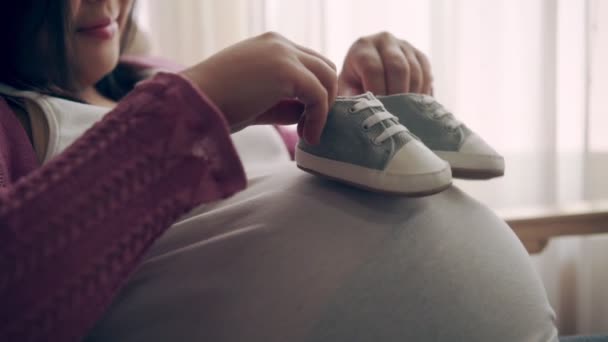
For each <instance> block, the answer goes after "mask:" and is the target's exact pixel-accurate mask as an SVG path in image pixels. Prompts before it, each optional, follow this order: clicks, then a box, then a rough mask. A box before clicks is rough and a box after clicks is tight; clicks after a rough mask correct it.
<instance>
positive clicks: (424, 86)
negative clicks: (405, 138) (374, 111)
mask: <svg viewBox="0 0 608 342" xmlns="http://www.w3.org/2000/svg"><path fill="white" fill-rule="evenodd" d="M338 85H339V86H338V93H339V94H340V95H354V94H360V93H364V92H366V91H371V92H372V93H374V94H377V95H390V94H398V93H409V92H411V93H424V94H430V93H431V89H432V86H433V76H432V74H431V65H430V63H429V60H428V58H427V57H426V56H425V55H424V54H423V53H422V52H420V51H419V50H418V49H416V48H415V47H413V46H412V45H411V44H410V43H408V42H406V41H405V40H400V39H397V38H396V37H395V36H393V35H392V34H390V33H388V32H382V33H378V34H375V35H372V36H367V37H363V38H360V39H359V40H357V41H356V42H355V43H354V44H353V45H352V46H351V48H350V50H349V51H348V54H347V56H346V59H345V60H344V66H343V68H342V72H341V73H340V78H339V81H338Z"/></svg>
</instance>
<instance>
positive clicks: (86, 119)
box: [0, 83, 111, 163]
mask: <svg viewBox="0 0 608 342" xmlns="http://www.w3.org/2000/svg"><path fill="white" fill-rule="evenodd" d="M0 94H4V95H7V96H12V97H16V98H22V99H24V100H26V101H27V103H26V105H27V106H28V107H30V106H32V105H34V106H36V107H37V108H38V109H39V110H40V112H41V113H42V114H43V116H44V118H45V119H46V123H47V125H48V129H49V132H48V133H49V135H48V143H47V144H46V153H45V155H44V158H43V160H42V162H43V163H44V162H47V161H49V160H50V159H52V158H53V157H55V156H56V155H58V154H59V153H61V152H62V151H63V150H64V149H65V148H66V147H68V146H69V145H70V144H72V143H73V142H74V140H76V139H77V138H78V137H79V136H81V135H82V134H83V133H84V132H85V131H86V130H87V129H89V128H90V127H91V126H93V124H95V123H96V122H98V121H99V120H101V118H102V117H103V116H104V115H105V114H106V113H107V112H108V111H110V110H111V109H110V108H107V107H100V106H94V105H90V104H85V103H80V102H76V101H70V100H65V99H62V98H58V97H52V96H48V95H43V94H40V93H36V92H33V91H23V90H17V89H15V88H12V87H10V86H8V85H6V84H1V83H0Z"/></svg>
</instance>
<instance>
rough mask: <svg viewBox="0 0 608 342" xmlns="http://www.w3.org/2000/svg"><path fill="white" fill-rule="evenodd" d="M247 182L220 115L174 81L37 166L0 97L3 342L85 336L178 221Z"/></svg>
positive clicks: (150, 86)
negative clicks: (150, 250)
mask: <svg viewBox="0 0 608 342" xmlns="http://www.w3.org/2000/svg"><path fill="white" fill-rule="evenodd" d="M281 133H283V136H284V137H285V138H287V139H288V141H289V142H290V145H291V146H290V147H291V148H293V143H294V141H295V140H294V137H293V135H290V134H289V133H287V134H286V133H285V131H282V132H281ZM245 186H246V179H245V174H244V171H243V167H242V165H241V162H240V160H239V158H238V156H237V154H236V151H235V149H234V147H233V144H232V141H231V139H230V135H229V130H228V127H227V124H226V122H225V120H224V118H223V116H222V114H221V113H220V112H219V111H218V109H217V108H216V107H215V106H214V105H213V103H212V102H211V101H210V100H209V99H208V98H206V96H205V95H204V94H202V93H201V92H200V91H199V90H198V89H197V88H196V87H195V86H193V85H192V84H191V83H190V82H189V81H188V80H186V79H185V78H183V77H181V76H178V75H176V74H170V73H161V74H158V75H156V76H155V77H153V78H152V79H150V80H147V81H144V82H142V83H140V84H139V85H138V86H137V87H136V88H135V89H134V90H133V91H132V92H131V93H130V94H129V95H127V96H126V97H125V98H124V99H123V100H122V101H120V103H119V105H118V106H117V107H116V108H115V109H114V110H112V111H111V112H110V113H109V114H107V115H106V116H105V117H104V118H103V120H102V121H101V122H99V123H97V124H96V125H95V126H94V127H92V128H91V129H89V130H88V131H87V132H86V133H85V134H84V135H83V136H82V137H80V138H79V139H78V140H77V141H76V142H75V143H74V144H73V145H72V146H70V147H69V148H68V149H67V150H66V151H64V152H63V153H62V154H61V155H59V156H57V157H56V158H54V159H53V160H51V161H50V162H48V163H46V164H45V165H43V166H40V165H39V163H38V162H37V160H36V155H35V152H34V150H33V148H32V145H31V143H30V141H29V139H28V137H27V135H26V133H25V131H24V129H23V128H22V127H21V125H20V123H19V122H18V120H17V118H16V116H15V115H14V113H13V112H12V111H11V110H10V108H9V107H8V105H7V103H6V102H5V101H4V100H3V99H2V98H0V341H5V342H8V341H43V340H44V341H47V340H53V341H72V340H79V339H81V338H82V337H83V336H85V335H86V333H87V331H88V330H89V329H90V328H91V327H92V325H93V324H94V323H95V321H96V320H97V319H99V318H100V317H101V315H102V314H103V312H104V310H105V309H106V308H107V307H108V305H109V304H110V302H111V300H112V299H113V297H114V296H115V295H116V293H117V291H118V290H119V289H120V287H121V285H123V284H124V283H125V281H126V279H127V277H128V276H129V274H130V273H131V272H132V271H133V270H134V268H135V267H136V266H137V264H138V261H139V260H140V258H141V256H142V254H143V253H144V252H145V251H146V250H147V248H148V247H149V246H150V245H151V244H152V243H153V241H154V240H155V239H156V238H157V237H158V236H159V235H161V234H162V233H163V232H164V231H165V230H166V229H167V228H168V227H169V226H170V225H171V224H172V223H173V222H174V221H175V220H176V219H177V218H178V217H179V216H180V215H182V214H184V213H186V212H187V211H189V210H190V209H191V208H193V207H195V206H197V205H199V204H201V203H204V202H208V201H213V200H217V199H221V198H225V197H227V196H230V195H232V194H234V193H235V192H237V191H239V190H241V189H243V188H244V187H245Z"/></svg>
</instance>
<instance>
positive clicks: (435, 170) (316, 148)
mask: <svg viewBox="0 0 608 342" xmlns="http://www.w3.org/2000/svg"><path fill="white" fill-rule="evenodd" d="M295 157H296V162H297V165H298V167H299V168H301V169H303V170H305V171H307V172H310V173H313V174H316V175H321V176H325V177H328V178H331V179H334V180H338V181H341V182H344V183H348V184H351V185H354V186H357V187H360V188H364V189H367V190H372V191H377V192H383V193H394V194H402V195H408V196H422V195H430V194H433V193H437V192H439V191H442V190H444V189H446V188H447V187H448V186H449V185H450V184H451V182H452V175H451V170H450V166H449V165H448V164H447V163H446V162H445V161H443V160H442V159H440V158H439V157H437V156H436V155H435V154H434V153H433V152H432V151H430V150H429V149H428V148H427V147H426V146H424V144H423V143H422V142H420V141H419V140H418V139H417V138H416V137H415V136H413V135H412V134H411V133H410V132H409V131H408V130H407V128H405V127H404V126H403V125H401V124H399V122H398V120H397V118H396V117H395V116H394V115H392V114H391V113H389V112H387V111H386V109H385V108H384V107H383V106H382V103H381V102H380V101H378V99H376V98H375V97H374V96H373V95H372V94H371V93H366V94H362V95H358V96H349V97H338V98H337V99H336V102H335V103H334V105H333V107H332V108H331V110H330V112H329V114H328V116H327V124H326V125H325V128H324V130H323V133H322V135H321V143H320V144H318V145H310V144H308V143H306V142H305V141H304V140H303V139H300V142H299V143H298V146H297V148H296V155H295Z"/></svg>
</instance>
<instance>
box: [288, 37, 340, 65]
mask: <svg viewBox="0 0 608 342" xmlns="http://www.w3.org/2000/svg"><path fill="white" fill-rule="evenodd" d="M293 45H294V46H295V47H296V48H297V49H298V50H300V51H302V52H304V53H306V54H309V55H312V56H315V57H317V58H319V59H320V60H322V61H323V62H325V64H327V65H328V66H329V67H330V68H332V69H333V70H334V72H337V70H338V69H337V68H336V65H335V64H334V63H333V62H332V61H331V60H329V58H327V57H325V56H323V55H322V54H320V53H318V52H317V51H315V50H313V49H309V48H307V47H304V46H301V45H298V44H295V43H294V44H293Z"/></svg>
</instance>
